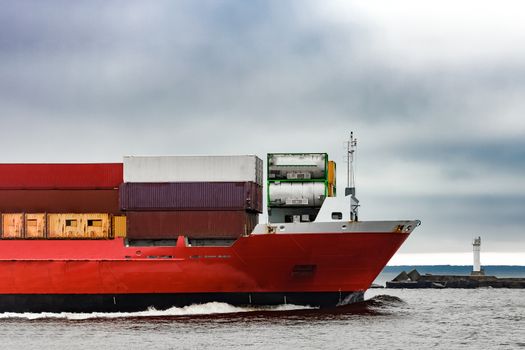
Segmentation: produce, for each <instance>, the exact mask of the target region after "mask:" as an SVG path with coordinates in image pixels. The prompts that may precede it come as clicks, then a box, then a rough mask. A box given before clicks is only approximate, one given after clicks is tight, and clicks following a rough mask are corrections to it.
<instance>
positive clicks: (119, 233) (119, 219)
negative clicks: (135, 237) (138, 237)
mask: <svg viewBox="0 0 525 350" xmlns="http://www.w3.org/2000/svg"><path fill="white" fill-rule="evenodd" d="M112 231H113V236H114V237H126V217H125V216H124V215H115V216H113V227H112Z"/></svg>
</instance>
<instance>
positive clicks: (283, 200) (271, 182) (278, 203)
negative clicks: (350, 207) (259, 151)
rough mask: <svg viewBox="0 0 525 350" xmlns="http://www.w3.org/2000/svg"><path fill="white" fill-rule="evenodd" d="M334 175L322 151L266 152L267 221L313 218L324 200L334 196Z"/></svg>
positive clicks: (333, 163) (299, 220)
mask: <svg viewBox="0 0 525 350" xmlns="http://www.w3.org/2000/svg"><path fill="white" fill-rule="evenodd" d="M335 174H336V164H335V162H333V161H330V160H328V155H327V154H326V153H270V154H268V217H269V221H270V222H273V223H277V222H310V221H314V220H315V218H316V217H317V213H318V212H319V210H320V209H321V206H322V204H323V202H324V199H325V198H326V197H333V196H335V195H336V177H335Z"/></svg>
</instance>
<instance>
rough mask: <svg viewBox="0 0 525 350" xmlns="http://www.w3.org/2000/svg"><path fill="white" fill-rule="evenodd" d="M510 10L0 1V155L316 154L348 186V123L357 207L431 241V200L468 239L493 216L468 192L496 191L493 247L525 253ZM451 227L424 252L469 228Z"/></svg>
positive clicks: (437, 225)
mask: <svg viewBox="0 0 525 350" xmlns="http://www.w3.org/2000/svg"><path fill="white" fill-rule="evenodd" d="M427 5H429V6H427ZM473 9H475V10H473ZM521 9H522V5H521V3H519V2H513V1H503V3H502V4H497V5H495V4H493V3H491V2H484V1H481V2H478V1H476V2H473V1H467V2H463V3H461V4H457V3H453V2H451V1H445V2H440V3H438V2H435V3H430V4H428V3H427V2H426V3H425V4H422V3H420V2H417V1H411V0H402V1H401V2H399V3H397V4H396V7H395V8H392V7H391V6H388V3H386V2H383V1H371V2H366V3H359V2H347V1H334V2H330V3H326V2H317V1H285V2H282V1H250V2H245V1H234V0H231V1H230V0H222V1H202V2H198V3H196V2H193V1H177V2H171V1H160V2H144V1H117V0H114V1H78V2H69V1H56V2H54V3H53V4H50V3H46V4H42V3H40V2H37V1H25V2H5V3H3V4H2V11H1V12H0V121H2V125H3V126H4V132H3V135H2V137H1V138H0V147H2V149H4V150H9V152H2V154H1V156H0V161H3V162H8V161H10V162H12V161H118V160H119V159H120V157H121V156H122V155H124V154H191V153H204V154H205V153H216V154H217V153H242V154H246V153H256V154H258V155H259V156H261V157H262V158H264V157H265V154H266V153H267V152H279V151H291V152H301V151H327V152H329V154H331V155H332V157H333V158H334V159H335V160H336V161H338V162H339V167H338V168H339V174H338V175H339V178H340V179H344V168H345V167H344V163H342V159H343V155H344V148H343V141H344V140H345V139H346V138H347V137H348V132H349V131H350V130H354V131H355V132H356V135H357V137H358V139H359V144H358V154H357V158H356V169H357V181H358V186H359V188H358V191H359V192H358V193H359V194H360V195H361V200H362V202H363V203H370V204H367V207H363V214H365V215H364V216H363V215H362V216H361V217H362V218H381V217H383V218H384V217H390V218H395V216H393V214H394V213H395V214H398V215H400V216H403V217H406V216H409V217H417V216H419V215H418V213H420V212H421V213H422V215H423V216H424V219H425V220H424V226H422V228H421V229H422V230H423V229H424V230H428V231H427V232H429V234H428V235H423V236H424V237H426V238H425V239H428V240H430V239H436V240H439V238H436V237H437V236H436V237H434V235H440V232H441V226H442V221H441V220H442V218H443V215H442V214H443V211H445V212H447V213H448V214H447V217H449V218H450V217H453V218H454V225H452V224H451V226H450V227H449V228H452V227H461V230H463V231H461V232H470V231H474V230H476V229H478V228H479V229H481V227H480V226H479V223H480V222H484V223H485V224H486V225H489V226H490V225H492V224H491V223H490V222H486V217H487V215H486V212H487V210H488V209H489V208H487V207H482V208H480V204H479V203H480V202H481V203H485V202H486V201H487V198H492V199H494V198H496V199H494V201H496V202H497V203H498V205H499V209H494V210H495V212H496V214H497V217H498V218H499V220H498V222H504V225H505V227H506V229H505V232H504V233H501V234H502V237H503V239H502V242H504V243H502V245H501V246H500V247H499V249H502V250H505V249H506V250H508V249H511V248H515V246H516V245H518V246H520V245H521V246H524V247H525V242H524V241H523V238H520V237H519V235H517V234H516V232H519V227H522V224H523V221H522V220H521V219H520V217H519V215H517V214H515V213H516V210H519V208H523V198H524V196H525V188H524V185H523V170H524V168H523V164H525V154H524V153H523V149H525V147H524V146H525V145H524V143H523V141H522V140H523V139H525V118H523V115H524V113H525V102H524V100H523V95H524V93H525V69H524V67H523V64H522V62H523V61H524V56H525V45H523V44H521V43H523V42H525V40H523V39H524V38H523V35H524V34H523V33H525V30H524V29H525V28H523V26H524V25H523V21H522V20H521V18H520V13H521V11H520V10H521ZM5 130H9V132H6V131H5ZM343 182H344V181H339V184H340V186H343V185H344V183H343ZM483 196H488V197H483ZM405 197H410V198H413V199H411V200H409V201H408V202H407V201H405ZM393 198H399V200H398V201H395V200H394V199H393ZM491 201H492V200H491ZM372 202H374V204H372ZM375 202H377V204H376V203H375ZM489 202H490V201H489ZM386 203H388V204H386ZM436 203H439V205H438V207H437V209H439V210H437V209H436V205H437V204H436ZM458 203H459V204H458ZM368 205H370V206H369V207H368ZM393 206H394V207H396V208H397V209H399V208H403V207H404V208H405V210H403V211H400V210H397V209H396V210H392V207H393ZM398 206H399V208H398ZM513 206H517V207H516V208H518V209H515V208H514V207H513ZM451 207H454V208H457V211H456V212H455V213H452V212H449V211H448V208H451ZM368 208H370V210H369V209H368ZM372 209H373V210H372ZM505 211H508V212H509V213H511V214H509V215H505ZM490 227H491V230H492V229H494V230H496V227H493V228H492V226H490ZM500 231H501V230H500ZM450 232H455V234H456V233H457V232H459V230H456V229H453V230H452V231H450ZM445 236H446V237H447V238H446V241H442V243H441V245H435V249H437V250H439V249H450V248H451V247H453V246H454V245H455V244H457V242H458V241H460V240H461V241H463V240H464V239H465V237H463V236H461V237H460V236H454V235H453V234H450V235H445ZM505 237H507V238H509V239H510V238H512V239H513V240H514V241H513V243H512V242H510V241H508V240H507V241H506V240H505ZM411 241H412V239H411V240H409V242H407V246H408V248H410V244H411V243H410V242H411ZM414 241H415V243H414V248H413V249H416V250H417V249H421V248H422V247H423V243H421V242H422V241H418V238H414ZM418 242H419V243H418ZM505 242H506V243H505ZM516 242H517V243H516ZM420 243H421V244H420ZM433 249H434V247H433ZM523 249H525V248H523Z"/></svg>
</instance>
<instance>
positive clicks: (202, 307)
mask: <svg viewBox="0 0 525 350" xmlns="http://www.w3.org/2000/svg"><path fill="white" fill-rule="evenodd" d="M301 309H311V307H308V306H299V305H292V304H286V305H277V306H267V307H238V306H233V305H230V304H226V303H218V302H212V303H206V304H195V305H190V306H184V307H172V308H169V309H167V310H156V309H154V308H150V309H148V310H145V311H138V312H92V313H75V312H59V313H55V312H41V313H33V312H22V313H16V312H5V313H0V319H6V318H20V319H27V320H36V319H67V320H86V319H93V318H128V317H163V316H191V315H212V314H228V313H240V312H254V311H291V310H301Z"/></svg>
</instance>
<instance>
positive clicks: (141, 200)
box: [120, 182, 262, 213]
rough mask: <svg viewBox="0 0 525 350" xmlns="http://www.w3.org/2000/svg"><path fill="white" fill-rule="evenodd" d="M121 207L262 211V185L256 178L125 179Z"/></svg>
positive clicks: (138, 209)
mask: <svg viewBox="0 0 525 350" xmlns="http://www.w3.org/2000/svg"><path fill="white" fill-rule="evenodd" d="M120 208H121V209H122V210H130V211H142V210H147V211H152V210H164V211H167V210H252V211H256V212H259V213H261V212H262V187H261V186H259V185H257V184H256V183H254V182H170V183H130V182H128V183H123V184H122V185H121V186H120Z"/></svg>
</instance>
